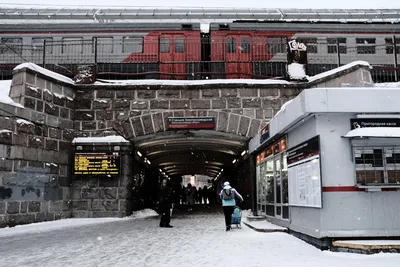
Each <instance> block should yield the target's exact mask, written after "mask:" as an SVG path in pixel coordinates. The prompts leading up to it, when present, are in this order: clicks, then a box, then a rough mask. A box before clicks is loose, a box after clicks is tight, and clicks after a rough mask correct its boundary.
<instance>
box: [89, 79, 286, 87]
mask: <svg viewBox="0 0 400 267" xmlns="http://www.w3.org/2000/svg"><path fill="white" fill-rule="evenodd" d="M207 84H290V82H288V81H284V80H273V79H265V80H262V79H257V80H253V79H225V80H219V79H215V80H121V81H115V80H101V81H97V82H95V83H94V85H96V86H98V85H160V86H161V85H180V86H184V85H207Z"/></svg>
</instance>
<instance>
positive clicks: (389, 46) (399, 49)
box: [385, 38, 400, 54]
mask: <svg viewBox="0 0 400 267" xmlns="http://www.w3.org/2000/svg"><path fill="white" fill-rule="evenodd" d="M385 43H386V54H393V52H394V44H393V38H385ZM396 54H400V38H396Z"/></svg>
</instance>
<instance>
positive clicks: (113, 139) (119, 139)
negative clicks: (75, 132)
mask: <svg viewBox="0 0 400 267" xmlns="http://www.w3.org/2000/svg"><path fill="white" fill-rule="evenodd" d="M72 143H129V141H128V140H126V139H125V138H123V137H122V136H117V135H110V136H103V137H76V138H74V140H72Z"/></svg>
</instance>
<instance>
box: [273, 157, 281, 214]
mask: <svg viewBox="0 0 400 267" xmlns="http://www.w3.org/2000/svg"><path fill="white" fill-rule="evenodd" d="M281 170H282V161H281V154H279V155H276V156H275V158H274V176H275V217H276V218H282V177H281Z"/></svg>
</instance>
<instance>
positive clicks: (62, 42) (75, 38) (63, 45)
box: [61, 36, 83, 54]
mask: <svg viewBox="0 0 400 267" xmlns="http://www.w3.org/2000/svg"><path fill="white" fill-rule="evenodd" d="M72 40H73V41H76V43H75V42H74V43H73V45H74V46H75V45H76V46H79V43H80V47H81V49H80V52H78V53H77V54H83V37H79V36H71V37H63V38H62V39H61V54H69V51H66V47H67V46H68V45H67V44H66V43H64V42H65V41H67V42H68V41H72ZM75 53H76V51H75V50H74V51H73V52H72V54H75Z"/></svg>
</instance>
